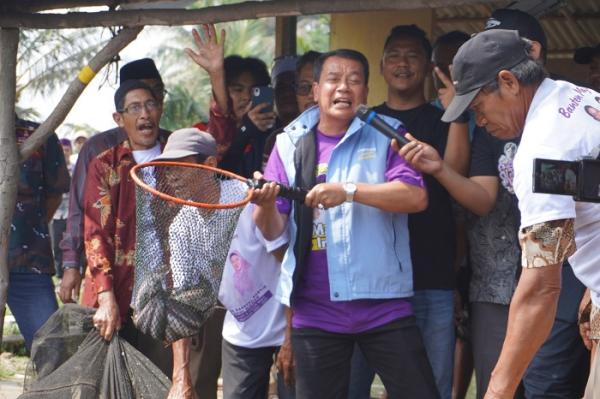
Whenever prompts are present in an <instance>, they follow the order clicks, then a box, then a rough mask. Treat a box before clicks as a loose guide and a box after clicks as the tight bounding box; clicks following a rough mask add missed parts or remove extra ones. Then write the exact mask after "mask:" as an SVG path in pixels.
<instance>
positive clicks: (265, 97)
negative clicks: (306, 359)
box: [252, 86, 273, 112]
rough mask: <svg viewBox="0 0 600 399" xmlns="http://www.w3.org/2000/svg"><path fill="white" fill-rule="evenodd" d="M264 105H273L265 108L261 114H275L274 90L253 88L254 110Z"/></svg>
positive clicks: (261, 87)
mask: <svg viewBox="0 0 600 399" xmlns="http://www.w3.org/2000/svg"><path fill="white" fill-rule="evenodd" d="M262 103H268V104H271V105H270V106H269V107H266V108H263V109H262V110H261V111H260V112H273V88H272V87H271V86H256V87H253V88H252V108H254V107H256V106H257V105H259V104H262Z"/></svg>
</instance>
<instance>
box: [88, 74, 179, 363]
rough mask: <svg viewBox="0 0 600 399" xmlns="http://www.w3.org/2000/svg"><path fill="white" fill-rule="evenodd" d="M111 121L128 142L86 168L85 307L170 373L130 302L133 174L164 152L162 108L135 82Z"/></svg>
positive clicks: (107, 330) (103, 328)
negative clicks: (134, 316) (136, 323)
mask: <svg viewBox="0 0 600 399" xmlns="http://www.w3.org/2000/svg"><path fill="white" fill-rule="evenodd" d="M115 107H116V112H115V113H114V114H113V119H114V120H115V122H116V123H117V125H118V126H119V128H120V129H121V130H122V131H124V132H125V134H126V135H127V140H125V141H123V142H122V143H120V144H118V145H116V146H114V147H111V148H109V149H107V150H105V151H103V152H101V153H99V154H98V155H97V156H96V157H95V158H94V159H92V160H91V162H90V163H89V166H88V175H87V180H86V185H85V190H84V213H85V219H84V239H85V251H86V256H87V262H88V269H87V271H86V274H85V280H84V291H83V304H84V305H87V306H93V307H97V308H98V311H97V312H96V314H95V315H94V325H95V327H96V328H97V329H98V331H99V332H100V335H101V336H102V337H103V338H104V339H106V340H110V339H111V338H112V335H113V334H114V333H115V331H117V330H120V331H119V334H120V335H121V336H122V337H123V338H125V339H126V340H128V341H129V342H130V343H131V344H132V345H133V346H135V347H136V348H137V349H138V350H140V352H142V353H143V354H144V355H145V356H146V357H148V358H149V359H150V360H152V361H153V362H154V363H155V364H156V365H157V366H158V367H159V368H161V370H162V371H163V372H164V373H165V374H166V375H171V370H172V356H171V350H170V349H165V348H164V345H163V344H162V343H161V342H159V341H156V340H153V339H152V338H150V337H149V336H146V335H144V334H142V333H141V332H139V331H138V330H136V328H135V327H134V325H133V322H132V320H131V311H130V307H129V304H130V302H131V294H132V288H133V271H134V269H133V268H134V258H135V222H136V220H135V184H134V182H133V181H132V180H131V178H130V177H129V171H130V170H131V169H132V168H133V167H134V166H135V165H136V164H138V163H143V162H149V161H151V160H152V159H154V158H155V157H156V156H158V155H160V153H161V152H162V147H163V146H164V142H165V138H164V137H162V136H160V135H159V128H158V122H159V120H160V116H161V112H162V108H161V106H160V103H159V102H158V101H157V99H156V97H155V95H154V94H153V92H152V90H151V88H150V87H149V86H147V85H146V84H145V83H143V82H141V81H137V80H129V81H126V82H123V83H122V84H121V86H120V87H119V88H118V89H117V91H116V93H115Z"/></svg>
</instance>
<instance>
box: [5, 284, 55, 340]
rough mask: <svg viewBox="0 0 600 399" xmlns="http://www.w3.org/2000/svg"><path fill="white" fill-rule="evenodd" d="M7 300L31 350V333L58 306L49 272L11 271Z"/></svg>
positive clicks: (33, 332)
mask: <svg viewBox="0 0 600 399" xmlns="http://www.w3.org/2000/svg"><path fill="white" fill-rule="evenodd" d="M7 304H8V307H9V308H10V311H11V312H12V314H13V316H15V320H16V321H17V325H18V326H19V330H20V331H21V334H22V335H23V338H25V346H26V347H27V351H30V350H31V344H32V342H33V335H34V334H35V332H36V331H37V330H38V329H39V328H40V327H41V326H42V325H43V324H44V323H45V322H46V320H48V319H49V318H50V316H51V315H52V314H53V313H54V312H55V311H56V310H57V309H58V304H57V303H56V295H55V294H54V284H53V283H52V277H50V275H49V274H38V273H15V272H11V273H10V277H9V282H8V298H7Z"/></svg>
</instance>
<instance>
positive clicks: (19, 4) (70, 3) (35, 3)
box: [0, 0, 177, 12]
mask: <svg viewBox="0 0 600 399" xmlns="http://www.w3.org/2000/svg"><path fill="white" fill-rule="evenodd" d="M170 1H177V0H5V1H4V2H3V3H2V5H0V9H3V10H5V11H11V10H12V11H22V12H36V11H44V10H57V9H69V8H82V7H98V6H107V7H116V6H118V5H125V4H139V3H159V2H160V3H167V2H170Z"/></svg>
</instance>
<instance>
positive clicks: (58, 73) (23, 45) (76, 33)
mask: <svg viewBox="0 0 600 399" xmlns="http://www.w3.org/2000/svg"><path fill="white" fill-rule="evenodd" d="M107 32H108V31H107V30H102V29H100V28H89V29H37V30H34V29H22V30H21V31H20V38H19V51H18V55H17V98H18V96H19V95H20V93H21V92H22V91H23V90H24V89H30V90H34V91H35V92H39V93H41V94H42V95H45V94H47V93H50V92H52V91H54V90H55V89H57V88H60V87H62V86H64V85H65V84H68V83H69V82H70V81H71V80H72V79H74V78H75V77H76V76H77V72H78V71H79V70H80V69H81V68H82V67H83V66H84V65H86V63H87V61H88V60H89V59H91V58H92V57H93V56H94V55H95V54H96V53H97V52H98V51H99V49H100V48H101V47H102V46H103V45H104V44H105V43H106V42H107V41H108V40H109V39H110V35H109V34H108V33H107Z"/></svg>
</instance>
